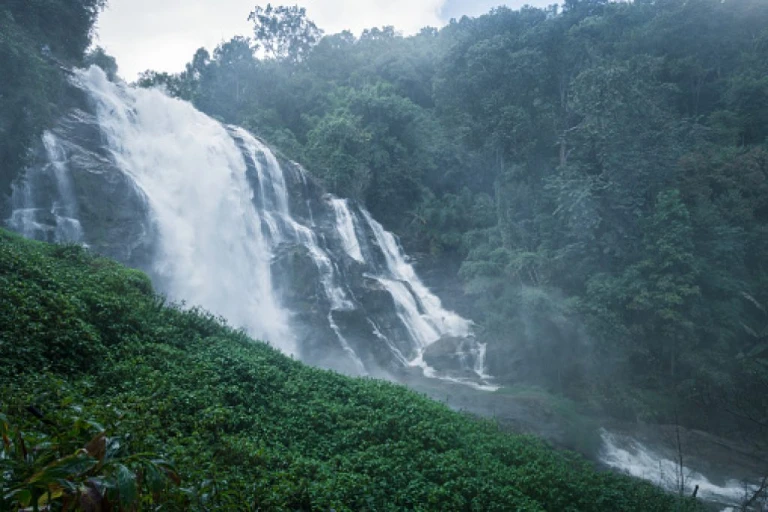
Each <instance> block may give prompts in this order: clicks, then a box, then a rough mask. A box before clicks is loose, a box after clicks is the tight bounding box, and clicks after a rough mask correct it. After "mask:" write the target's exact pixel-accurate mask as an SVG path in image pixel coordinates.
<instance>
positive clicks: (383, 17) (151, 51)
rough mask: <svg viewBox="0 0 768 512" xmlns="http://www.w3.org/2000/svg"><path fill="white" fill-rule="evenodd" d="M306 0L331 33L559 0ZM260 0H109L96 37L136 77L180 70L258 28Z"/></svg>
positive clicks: (418, 24) (430, 22)
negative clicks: (253, 18)
mask: <svg viewBox="0 0 768 512" xmlns="http://www.w3.org/2000/svg"><path fill="white" fill-rule="evenodd" d="M281 3H282V4H285V5H293V4H296V3H298V4H299V5H300V6H302V7H306V8H307V15H308V16H309V18H310V19H311V20H313V21H314V22H315V23H316V24H317V25H318V26H319V27H320V28H321V29H323V30H324V31H325V32H326V33H331V34H332V33H337V32H341V31H342V30H345V29H350V30H352V31H353V32H355V33H356V34H359V33H360V31H362V30H363V29H365V28H370V27H380V26H384V25H394V26H395V28H396V29H397V30H399V31H401V32H403V33H404V34H412V33H414V32H418V30H419V29H420V28H422V27H425V26H433V27H439V26H442V25H444V24H446V23H447V22H448V21H449V20H450V19H451V18H460V17H461V16H463V15H465V14H466V15H468V16H478V15H480V14H483V13H485V12H488V11H489V10H490V9H491V8H492V7H496V6H498V5H508V6H509V7H512V8H518V7H520V6H522V5H524V4H530V5H535V6H539V7H543V6H546V5H549V4H552V3H556V0H508V1H504V0H290V1H289V0H286V1H285V2H280V1H273V2H272V4H273V5H280V4H281ZM257 4H261V5H266V4H267V2H266V1H263V2H259V0H109V7H108V8H107V10H106V11H105V12H104V13H103V14H102V15H101V18H100V20H99V25H98V37H97V39H96V44H99V45H101V46H103V47H104V48H106V50H107V52H108V53H110V54H111V55H113V56H114V57H115V58H117V63H118V65H119V66H120V74H121V75H122V76H123V77H124V78H125V79H127V80H129V81H132V80H134V79H135V78H136V75H137V74H138V73H139V72H141V71H144V70H146V69H154V70H157V71H180V70H181V69H183V68H184V64H186V63H187V62H188V61H189V60H190V59H191V57H192V54H193V53H194V52H195V50H196V49H198V48H200V47H201V46H205V47H206V48H208V49H213V48H214V47H215V46H216V45H217V44H219V43H220V42H222V41H227V40H229V39H230V38H231V37H232V36H235V35H251V27H250V25H249V23H248V21H247V19H248V13H250V12H251V11H252V10H253V7H254V5H257Z"/></svg>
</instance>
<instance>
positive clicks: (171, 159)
mask: <svg viewBox="0 0 768 512" xmlns="http://www.w3.org/2000/svg"><path fill="white" fill-rule="evenodd" d="M77 76H78V77H79V79H80V80H81V82H82V84H83V86H84V87H85V89H86V90H87V91H88V92H89V93H90V95H91V97H92V98H93V99H94V100H96V105H97V116H98V121H99V124H100V126H101V128H102V130H103V132H104V133H105V134H106V136H107V143H108V146H109V149H110V150H111V152H112V154H113V156H114V159H115V161H116V162H117V164H118V165H119V167H120V168H121V169H122V170H123V172H125V173H126V174H128V175H129V176H130V177H131V178H132V179H133V181H134V182H135V184H136V185H137V186H138V187H139V188H140V189H141V190H142V191H143V193H144V194H145V195H146V197H147V199H148V201H149V204H150V207H151V210H152V214H153V216H154V219H153V220H154V222H155V223H156V225H157V230H158V232H159V241H160V242H159V244H160V247H159V251H158V256H157V259H156V262H155V268H154V270H155V273H156V274H157V275H158V277H159V278H160V280H161V287H162V288H163V289H165V290H166V291H167V292H168V294H169V295H170V296H171V297H172V298H173V299H175V300H184V301H186V302H187V303H189V304H193V305H199V306H202V307H204V308H205V309H208V310H209V311H212V312H214V313H216V314H219V315H222V316H223V317H224V318H226V319H227V320H228V321H229V322H230V323H231V324H233V325H235V326H237V327H244V328H246V329H247V330H248V331H249V333H251V334H252V335H253V336H255V337H258V338H262V339H267V340H270V341H271V342H272V343H273V344H275V345H276V346H278V347H280V348H281V349H282V350H284V351H285V352H287V353H295V352H296V350H297V347H296V346H295V343H294V340H293V337H292V335H291V332H290V329H289V328H288V325H289V318H288V315H287V313H286V312H285V311H284V310H283V309H282V308H281V307H280V305H279V304H278V301H277V300H276V298H275V297H274V295H273V292H272V276H271V272H270V258H271V254H270V251H269V250H268V246H267V242H266V240H265V237H264V236H263V233H262V226H261V218H260V216H259V213H258V212H257V211H256V208H255V207H254V204H253V191H252V189H251V188H250V186H249V184H248V182H247V180H246V176H245V172H246V164H245V161H244V160H243V156H242V154H241V152H240V151H239V149H238V148H237V147H236V145H235V143H234V141H233V139H232V138H231V137H230V135H229V134H228V133H227V130H226V129H225V128H224V127H223V126H221V125H220V124H219V123H217V122H216V121H214V120H212V119H211V118H209V117H207V116H205V115H203V114H202V113H200V112H198V111H197V110H195V109H194V108H193V107H192V106H191V105H190V104H188V103H185V102H182V101H178V100H175V99H171V98H169V97H167V96H165V95H164V94H162V93H161V92H160V91H157V90H145V89H133V88H119V87H117V86H116V85H114V84H112V83H110V82H109V81H107V79H106V77H105V76H104V74H103V73H102V72H101V71H99V70H97V69H96V68H91V69H90V70H88V71H81V72H77Z"/></svg>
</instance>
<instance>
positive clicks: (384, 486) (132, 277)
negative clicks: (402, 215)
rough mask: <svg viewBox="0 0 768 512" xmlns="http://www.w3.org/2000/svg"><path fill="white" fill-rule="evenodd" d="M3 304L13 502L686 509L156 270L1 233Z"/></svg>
mask: <svg viewBox="0 0 768 512" xmlns="http://www.w3.org/2000/svg"><path fill="white" fill-rule="evenodd" d="M0 304H2V308H0V360H2V361H3V364H2V365H0V383H2V384H1V386H2V387H1V388H0V389H1V392H2V401H1V404H2V405H1V406H0V407H1V410H0V424H1V425H2V433H3V445H2V449H3V452H2V454H0V465H1V466H0V475H1V476H0V478H3V480H0V482H1V483H2V494H0V498H2V501H0V509H2V510H8V509H10V510H17V509H18V507H19V501H22V502H24V503H27V504H29V503H30V502H31V501H32V502H33V501H35V499H34V498H31V496H32V494H33V493H34V492H38V493H40V492H42V490H50V491H52V492H51V498H58V501H57V502H56V503H59V504H61V503H63V502H64V501H65V500H66V499H67V496H70V498H71V497H72V496H75V495H76V494H77V492H78V491H80V492H81V494H82V495H83V496H86V495H87V496H90V498H89V499H93V497H94V496H96V495H95V494H94V492H95V491H94V489H98V490H99V492H100V493H102V495H106V496H108V497H109V498H110V499H111V500H112V502H113V503H115V499H117V497H118V495H120V496H119V498H120V499H122V500H123V502H124V504H125V507H126V508H125V509H126V510H138V509H140V510H159V509H161V508H162V510H169V509H170V510H225V509H226V510H278V509H279V510H330V509H333V510H336V511H340V510H403V509H410V510H483V511H490V510H557V511H564V510H584V511H587V510H611V511H616V510H624V511H630V510H638V511H639V510H642V511H653V510H679V508H678V507H679V505H680V504H679V503H676V500H675V498H674V497H672V496H669V495H666V494H664V493H662V492H661V491H659V490H657V489H655V488H654V487H652V486H650V485H648V484H645V483H642V482H639V481H636V480H633V479H630V478H626V477H623V476H618V475H614V474H609V473H605V472H598V471H596V470H595V469H593V468H592V467H591V466H590V464H589V463H587V462H585V461H583V460H580V459H579V458H578V457H576V456H575V455H571V454H567V453H562V452H557V451H554V450H552V449H550V448H549V447H547V446H546V445H545V444H544V443H542V442H541V441H537V440H535V439H533V438H530V437H524V436H515V435H510V434H507V433H504V432H501V431H500V430H499V429H498V427H497V426H495V425H494V424H492V423H490V422H487V421H481V420H478V419H475V418H472V417H468V416H466V415H462V414H459V413H456V412H453V411H451V410H449V409H448V408H447V407H445V406H444V405H441V404H439V403H437V402H434V401H432V400H429V399H427V398H426V397H424V396H420V395H418V394H416V393H414V392H411V391H409V390H407V389H405V388H404V387H402V386H397V385H394V384H390V383H387V382H381V381H376V380H369V379H352V378H347V377H344V376H341V375H338V374H336V373H332V372H328V371H323V370H318V369H314V368H310V367H308V366H305V365H304V364H301V363H299V362H297V361H294V360H292V359H290V358H288V357H286V356H284V355H282V354H280V353H279V352H277V351H276V350H274V349H272V348H270V347H269V346H267V345H266V344H264V343H260V342H255V341H253V340H251V339H249V338H248V337H247V336H246V335H245V334H243V333H242V332H238V331H235V330H233V329H231V328H229V327H227V326H225V325H224V324H222V323H221V322H220V321H219V320H217V319H215V318H213V317H211V316H210V315H208V314H206V313H204V312H201V311H182V310H180V309H179V308H177V307H174V306H168V305H165V304H164V302H163V300H162V299H161V298H159V297H158V296H157V295H155V294H154V292H153V290H152V287H151V284H150V282H149V280H148V278H147V277H146V276H145V275H143V274H142V273H140V272H138V271H135V270H130V269H127V268H125V267H122V266H120V265H118V264H116V263H114V262H112V261H110V260H107V259H104V258H100V257H95V256H93V255H91V254H89V253H88V252H87V251H86V250H84V249H82V248H80V247H77V246H52V245H46V244H42V243H39V242H32V241H27V240H23V239H21V238H19V237H18V236H16V235H13V234H11V233H8V232H6V231H0ZM102 430H103V431H104V432H105V435H106V438H104V437H100V436H99V435H98V434H99V432H100V431H102ZM94 436H96V437H95V438H94ZM89 439H93V441H91V443H90V444H89V445H88V446H87V447H86V449H85V450H80V452H79V453H77V454H75V452H76V451H77V449H78V448H80V447H83V446H85V445H86V443H87V442H88V440H89ZM118 440H119V442H118ZM22 451H23V452H24V454H21V452H22ZM67 456H70V457H67ZM157 459H162V460H164V461H171V462H172V463H173V464H174V465H175V470H172V469H170V466H168V465H167V464H166V463H165V462H162V461H158V460H157ZM174 471H175V472H174ZM158 473H160V475H159V474H158ZM176 473H177V474H178V477H179V480H180V482H176V483H174V480H177V479H176ZM162 475H167V476H169V478H163V477H162ZM89 478H90V480H89ZM177 484H178V485H177ZM153 490H154V491H155V492H150V491H153ZM27 491H29V492H27ZM40 499H41V500H42V502H43V503H44V502H46V501H47V500H48V497H46V496H43V497H42V498H40ZM83 499H84V498H83V497H82V496H81V498H80V502H82V501H83ZM54 501H55V500H54ZM38 502H40V501H39V500H38ZM75 502H77V500H76V499H74V498H72V499H71V500H70V504H74V503H75ZM160 502H163V505H158V503H160ZM81 505H82V503H81ZM132 507H136V508H132ZM30 510H31V509H30ZM52 510H57V508H56V507H53V508H52ZM94 510H95V509H94Z"/></svg>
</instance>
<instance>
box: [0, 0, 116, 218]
mask: <svg viewBox="0 0 768 512" xmlns="http://www.w3.org/2000/svg"><path fill="white" fill-rule="evenodd" d="M105 3H106V0H3V2H2V3H0V203H4V202H5V201H3V199H5V196H7V195H8V194H9V192H10V185H11V181H12V180H13V179H14V178H15V177H16V175H17V174H18V173H19V172H20V170H21V169H22V168H23V167H24V164H25V162H26V161H27V157H28V153H29V149H30V146H32V142H33V141H34V140H36V138H37V137H38V136H39V135H40V133H41V132H42V130H43V129H44V128H45V127H46V126H48V125H49V124H50V123H52V121H53V118H54V117H55V115H56V113H57V112H59V104H60V102H61V100H62V97H63V93H64V89H65V85H66V80H65V75H64V74H63V73H62V68H65V69H66V68H67V67H71V66H73V65H83V64H86V63H87V62H89V61H90V59H89V56H90V55H86V51H87V50H88V47H89V46H90V44H91V36H92V32H91V31H92V28H93V25H94V23H95V21H96V18H97V16H98V13H99V12H100V11H101V9H102V8H103V7H104V5H105ZM96 54H101V55H104V54H103V51H101V52H96ZM104 57H106V56H105V55H104ZM100 62H102V64H103V62H104V61H100ZM0 213H2V209H0Z"/></svg>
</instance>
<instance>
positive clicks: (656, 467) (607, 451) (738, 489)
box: [600, 429, 757, 507]
mask: <svg viewBox="0 0 768 512" xmlns="http://www.w3.org/2000/svg"><path fill="white" fill-rule="evenodd" d="M600 436H601V439H602V443H603V444H602V448H601V453H600V460H601V461H602V462H603V463H604V464H606V465H608V466H610V467H612V468H614V469H616V470H619V471H622V472H625V473H627V474H629V475H632V476H634V477H637V478H642V479H644V480H649V481H651V482H653V483H654V484H656V485H658V486H659V487H663V488H664V489H667V490H668V491H671V492H680V491H681V490H682V492H683V494H684V495H686V496H690V495H691V494H692V492H693V490H694V489H696V488H698V490H697V496H698V497H699V498H701V499H703V500H706V501H709V502H712V503H717V504H720V505H721V506H726V505H727V506H736V507H738V506H739V504H740V503H743V502H744V501H746V499H747V498H748V497H749V496H751V494H752V493H753V492H755V490H756V489H757V486H756V485H750V484H746V485H745V483H744V482H741V481H738V480H728V481H725V482H723V483H722V484H717V483H714V482H712V481H711V480H710V479H708V478H707V477H706V476H704V475H703V474H701V473H699V472H697V471H694V470H692V469H690V468H688V467H686V466H685V465H683V466H682V467H681V466H680V464H679V462H676V461H674V460H672V459H671V458H668V457H665V456H664V455H662V454H661V453H658V452H657V451H655V450H653V449H652V448H650V447H648V446H646V445H645V444H643V443H641V442H640V441H638V440H636V439H634V438H632V437H629V436H620V435H618V434H615V433H612V432H609V431H607V430H605V429H601V431H600Z"/></svg>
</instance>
